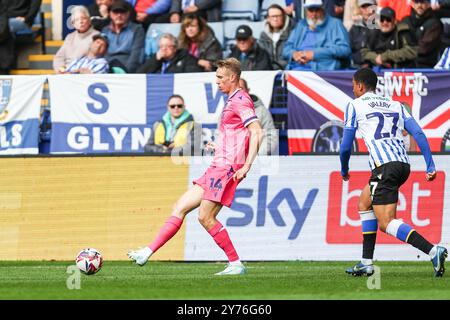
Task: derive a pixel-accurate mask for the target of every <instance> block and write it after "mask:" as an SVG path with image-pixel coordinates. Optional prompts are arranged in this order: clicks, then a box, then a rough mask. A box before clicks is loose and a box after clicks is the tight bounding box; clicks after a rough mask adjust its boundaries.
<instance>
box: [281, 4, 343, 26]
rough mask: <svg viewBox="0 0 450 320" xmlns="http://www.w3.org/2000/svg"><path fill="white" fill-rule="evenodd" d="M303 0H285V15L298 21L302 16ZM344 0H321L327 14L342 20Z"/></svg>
mask: <svg viewBox="0 0 450 320" xmlns="http://www.w3.org/2000/svg"><path fill="white" fill-rule="evenodd" d="M304 2H305V1H304V0H286V8H285V9H284V11H285V12H286V14H287V15H289V16H290V17H292V18H294V20H295V21H299V20H301V19H303V18H304V15H303V12H302V10H303V9H305V8H306V7H305V5H304ZM344 6H345V0H323V7H324V10H325V12H326V13H327V14H329V15H330V16H332V17H336V18H339V19H341V20H342V18H343V15H344Z"/></svg>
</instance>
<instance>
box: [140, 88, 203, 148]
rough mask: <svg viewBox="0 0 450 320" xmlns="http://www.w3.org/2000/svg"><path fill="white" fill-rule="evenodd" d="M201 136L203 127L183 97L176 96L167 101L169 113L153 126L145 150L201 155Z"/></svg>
mask: <svg viewBox="0 0 450 320" xmlns="http://www.w3.org/2000/svg"><path fill="white" fill-rule="evenodd" d="M201 135H202V129H201V126H200V125H199V124H197V123H195V121H194V117H193V116H192V114H191V113H190V112H189V111H188V110H187V109H186V106H185V103H184V99H183V97H182V96H180V95H178V94H174V95H172V96H171V97H170V98H169V100H168V101H167V112H166V113H165V114H164V116H163V117H162V119H161V120H159V121H156V122H155V124H154V125H153V130H152V135H151V136H150V139H149V140H148V142H147V143H146V145H145V146H144V150H145V152H148V153H163V154H164V153H166V154H167V153H168V154H174V153H175V154H177V155H184V156H188V155H199V154H200V147H201Z"/></svg>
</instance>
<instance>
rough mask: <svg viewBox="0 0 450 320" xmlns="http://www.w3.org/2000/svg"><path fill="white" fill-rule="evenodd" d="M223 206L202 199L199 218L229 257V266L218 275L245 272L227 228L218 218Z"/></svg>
mask: <svg viewBox="0 0 450 320" xmlns="http://www.w3.org/2000/svg"><path fill="white" fill-rule="evenodd" d="M222 206H223V205H222V204H221V203H218V202H214V201H210V200H202V202H201V204H200V212H199V217H198V220H199V222H200V224H201V225H202V226H203V227H204V228H205V229H206V231H208V233H209V234H210V235H211V237H212V238H213V239H214V241H215V242H216V243H217V245H218V246H219V247H220V248H221V249H222V250H223V251H224V252H225V254H226V256H227V257H228V261H229V264H228V266H227V268H226V269H225V270H224V271H222V272H219V273H216V275H235V274H244V273H245V267H244V265H243V264H242V263H241V261H240V260H239V256H238V254H237V252H236V249H235V248H234V246H233V243H232V242H231V239H230V236H229V234H228V232H227V229H226V228H225V227H224V226H223V225H222V224H221V223H220V222H219V221H218V220H217V219H216V217H217V214H218V213H219V211H220V209H222Z"/></svg>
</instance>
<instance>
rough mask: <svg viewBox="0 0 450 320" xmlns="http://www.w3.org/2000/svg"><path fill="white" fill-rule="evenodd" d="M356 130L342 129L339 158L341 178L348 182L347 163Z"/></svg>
mask: <svg viewBox="0 0 450 320" xmlns="http://www.w3.org/2000/svg"><path fill="white" fill-rule="evenodd" d="M355 135H356V128H344V137H343V138H342V143H341V148H340V151H339V158H340V159H341V176H342V179H344V180H345V181H347V180H348V178H349V175H348V170H349V168H348V163H349V161H350V155H351V153H352V145H353V140H355Z"/></svg>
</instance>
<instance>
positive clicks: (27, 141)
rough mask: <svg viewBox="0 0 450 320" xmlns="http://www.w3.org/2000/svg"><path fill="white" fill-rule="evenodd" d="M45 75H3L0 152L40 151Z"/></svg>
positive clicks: (21, 152) (0, 96)
mask: <svg viewBox="0 0 450 320" xmlns="http://www.w3.org/2000/svg"><path fill="white" fill-rule="evenodd" d="M44 81H45V77H28V76H21V77H17V76H9V77H0V154H37V153H38V152H39V147H38V143H39V113H40V107H41V97H42V90H43V86H44Z"/></svg>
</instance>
